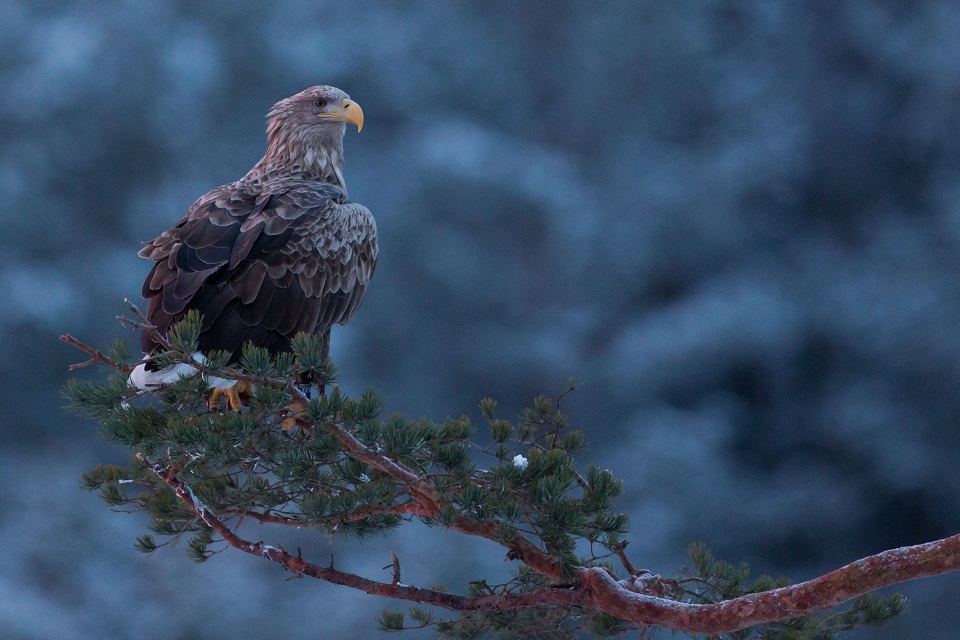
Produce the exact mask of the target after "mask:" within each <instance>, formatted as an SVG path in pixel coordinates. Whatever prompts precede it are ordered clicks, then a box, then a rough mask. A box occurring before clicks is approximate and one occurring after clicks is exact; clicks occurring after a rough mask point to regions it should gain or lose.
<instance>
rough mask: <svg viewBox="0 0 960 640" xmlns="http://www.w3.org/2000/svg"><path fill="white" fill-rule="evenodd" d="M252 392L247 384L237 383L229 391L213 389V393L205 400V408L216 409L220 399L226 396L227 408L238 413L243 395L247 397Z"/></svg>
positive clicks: (241, 408)
mask: <svg viewBox="0 0 960 640" xmlns="http://www.w3.org/2000/svg"><path fill="white" fill-rule="evenodd" d="M252 391H253V388H252V387H251V386H250V383H248V382H238V383H237V384H235V385H233V386H232V387H230V388H229V389H220V388H219V387H214V389H213V391H212V392H211V393H210V397H209V398H207V407H208V408H210V409H216V408H217V407H218V406H219V404H220V398H222V397H224V396H226V398H227V407H228V408H230V409H233V410H234V411H236V412H237V413H240V411H241V410H243V397H242V396H244V395H246V396H248V397H249V395H250V393H251V392H252Z"/></svg>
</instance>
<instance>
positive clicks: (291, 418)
mask: <svg viewBox="0 0 960 640" xmlns="http://www.w3.org/2000/svg"><path fill="white" fill-rule="evenodd" d="M305 408H306V407H305V406H304V405H303V403H301V402H291V403H290V410H289V411H287V412H286V413H285V414H284V418H283V421H282V422H281V423H280V428H281V429H283V430H284V431H290V430H291V429H293V428H294V427H295V426H297V419H298V418H299V417H300V416H301V415H302V414H303V410H304V409H305Z"/></svg>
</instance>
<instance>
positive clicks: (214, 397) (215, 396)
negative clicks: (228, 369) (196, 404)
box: [207, 389, 223, 411]
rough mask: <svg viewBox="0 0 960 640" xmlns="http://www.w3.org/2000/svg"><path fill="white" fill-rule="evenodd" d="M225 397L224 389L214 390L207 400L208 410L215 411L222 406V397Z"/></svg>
mask: <svg viewBox="0 0 960 640" xmlns="http://www.w3.org/2000/svg"><path fill="white" fill-rule="evenodd" d="M222 395H223V389H214V390H213V391H212V392H211V393H210V397H209V398H207V409H210V410H211V411H213V410H214V409H216V408H217V405H218V404H220V397H221V396H222Z"/></svg>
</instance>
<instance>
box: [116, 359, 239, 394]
mask: <svg viewBox="0 0 960 640" xmlns="http://www.w3.org/2000/svg"><path fill="white" fill-rule="evenodd" d="M150 358H151V356H144V357H143V362H141V363H140V364H138V365H137V366H136V367H134V368H133V371H131V372H130V384H132V385H133V386H135V387H136V388H137V389H140V390H141V391H154V390H156V389H159V388H160V387H162V386H163V385H165V384H172V383H174V382H176V381H177V380H179V379H180V378H189V377H190V376H195V375H197V373H199V370H198V369H197V368H196V367H194V366H193V365H191V364H188V363H186V362H180V363H177V364H175V365H173V366H172V367H167V368H165V369H156V368H155V367H154V366H151V365H153V362H152V360H151V359H150ZM193 359H194V360H195V361H196V362H199V363H200V364H203V363H205V362H206V361H207V359H206V358H204V357H203V354H202V353H200V352H199V351H197V352H196V353H195V354H193ZM207 383H208V384H209V385H210V386H211V387H213V388H214V389H230V388H231V387H233V385H235V384H236V383H237V381H236V380H224V379H223V378H217V377H216V376H208V377H207Z"/></svg>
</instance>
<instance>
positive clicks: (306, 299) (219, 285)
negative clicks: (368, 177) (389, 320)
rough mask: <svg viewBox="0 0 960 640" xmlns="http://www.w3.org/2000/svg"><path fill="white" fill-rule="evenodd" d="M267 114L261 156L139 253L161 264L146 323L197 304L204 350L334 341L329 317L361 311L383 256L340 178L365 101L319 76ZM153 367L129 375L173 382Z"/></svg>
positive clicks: (137, 380) (150, 288) (150, 285)
mask: <svg viewBox="0 0 960 640" xmlns="http://www.w3.org/2000/svg"><path fill="white" fill-rule="evenodd" d="M267 120H268V124H267V151H266V153H265V154H264V156H263V158H262V159H261V160H260V161H259V162H258V163H257V164H256V165H255V166H254V167H253V168H252V169H250V171H249V172H247V174H246V175H245V176H243V177H242V178H240V179H239V180H237V181H236V182H231V183H230V184H226V185H223V186H221V187H217V188H216V189H214V190H213V191H211V192H210V193H207V194H206V195H204V196H202V197H201V198H200V199H199V200H197V201H196V202H195V203H194V204H193V206H192V207H190V210H189V211H188V212H187V215H186V216H184V218H183V219H182V220H180V221H179V222H178V223H177V224H175V225H174V226H173V228H171V229H169V230H168V231H164V232H163V233H162V234H160V236H158V237H157V238H156V239H154V240H152V241H151V242H148V243H146V247H144V248H143V249H142V250H141V251H140V255H141V256H142V257H144V258H148V259H150V260H152V261H153V263H154V264H153V268H152V269H151V270H150V274H149V275H148V276H147V278H146V280H145V281H144V283H143V297H144V298H146V299H147V300H148V301H149V303H148V308H147V319H148V320H149V322H150V323H151V324H153V325H154V326H155V327H156V328H157V330H158V331H159V333H160V334H161V335H164V336H166V335H167V332H168V331H169V330H170V327H171V326H172V325H173V324H175V323H176V322H177V321H179V320H180V319H182V318H183V317H184V316H185V315H186V313H187V312H188V311H189V310H191V309H195V310H197V311H198V312H200V313H201V314H202V315H203V328H202V331H201V333H200V339H199V349H200V351H201V352H205V351H210V350H226V351H228V352H230V353H232V354H233V356H232V358H233V360H234V361H236V360H237V359H239V357H240V353H241V349H242V348H243V345H244V344H245V343H246V342H247V341H251V342H252V343H253V344H254V345H257V346H259V347H264V348H266V349H268V350H269V351H270V352H271V353H277V352H280V351H289V350H290V340H291V338H292V337H293V336H294V335H295V334H297V333H299V332H301V331H307V332H319V333H322V334H323V336H324V341H325V346H326V349H329V338H330V327H331V326H332V325H334V324H337V323H339V324H343V323H345V322H346V321H347V320H349V319H350V318H351V317H352V316H353V314H354V313H355V312H356V310H357V308H358V307H359V306H360V303H361V302H363V297H364V294H365V293H366V290H367V286H368V285H369V284H370V278H371V277H372V276H373V271H374V267H375V266H376V263H377V226H376V223H375V222H374V219H373V216H372V215H371V214H370V211H369V210H367V208H366V207H364V206H362V205H359V204H356V203H354V202H350V199H349V198H348V196H347V188H346V185H345V183H344V180H343V136H344V132H345V129H346V124H347V123H350V124H355V125H356V126H357V130H358V131H359V130H360V128H361V127H362V126H363V112H362V111H361V110H360V107H359V105H357V103H356V102H354V101H353V100H351V99H350V96H348V95H347V94H346V93H344V92H343V91H341V90H340V89H337V88H335V87H329V86H317V87H311V88H309V89H306V90H304V91H301V92H300V93H298V94H296V95H294V96H291V97H289V98H287V99H285V100H281V101H280V102H278V103H276V104H275V105H274V106H273V108H272V109H271V110H270V112H269V113H268V114H267ZM141 346H142V349H143V351H144V353H146V354H147V355H150V354H152V353H155V352H156V351H157V350H158V348H159V345H158V344H157V341H156V340H155V338H154V335H153V334H152V333H151V332H150V331H144V332H143V335H142V340H141ZM183 366H187V365H181V367H183ZM150 369H151V366H150V363H149V362H148V363H146V364H145V365H141V366H140V367H138V368H137V370H135V371H134V374H133V375H132V376H131V382H133V383H134V384H135V385H136V386H138V387H140V388H150V387H154V386H156V385H157V384H159V383H162V382H167V381H170V373H171V372H169V371H167V372H161V371H150ZM174 379H175V378H174ZM225 386H226V385H225Z"/></svg>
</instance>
